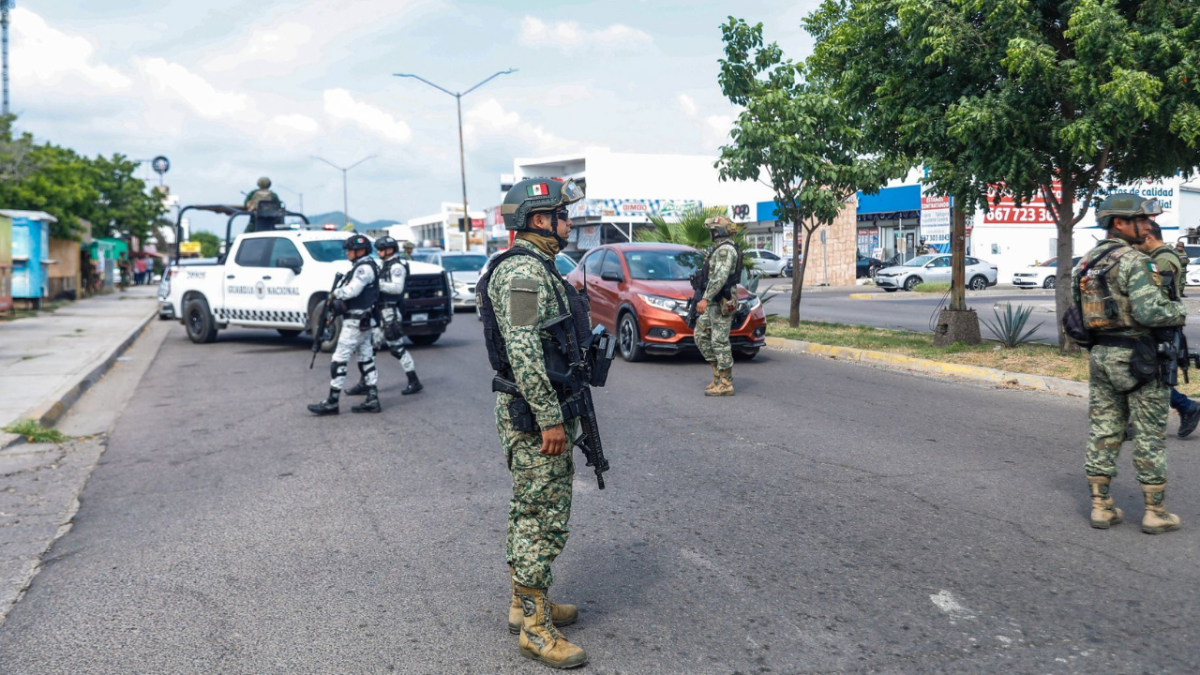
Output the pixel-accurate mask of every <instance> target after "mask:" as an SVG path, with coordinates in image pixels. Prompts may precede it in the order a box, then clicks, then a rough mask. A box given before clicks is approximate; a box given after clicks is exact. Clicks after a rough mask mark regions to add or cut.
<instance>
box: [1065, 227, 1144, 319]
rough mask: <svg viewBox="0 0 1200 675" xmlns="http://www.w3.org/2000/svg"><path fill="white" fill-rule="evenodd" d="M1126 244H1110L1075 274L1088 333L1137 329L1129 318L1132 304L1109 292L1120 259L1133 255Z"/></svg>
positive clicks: (1121, 296)
mask: <svg viewBox="0 0 1200 675" xmlns="http://www.w3.org/2000/svg"><path fill="white" fill-rule="evenodd" d="M1133 252H1134V249H1133V248H1132V247H1130V246H1128V245H1126V244H1114V245H1112V246H1110V247H1109V248H1107V249H1105V250H1102V251H1101V252H1100V254H1099V255H1097V256H1096V257H1095V258H1094V259H1092V260H1088V261H1085V263H1084V264H1083V265H1082V266H1081V269H1080V274H1079V299H1080V309H1081V310H1082V312H1083V323H1084V325H1085V326H1086V327H1087V328H1088V330H1096V331H1118V330H1128V329H1130V328H1139V325H1138V323H1137V321H1135V320H1134V318H1133V303H1131V302H1130V301H1129V296H1128V295H1125V294H1124V293H1116V292H1114V291H1113V285H1112V283H1111V282H1112V275H1113V272H1115V271H1116V270H1117V268H1118V267H1119V263H1120V260H1121V258H1123V257H1125V256H1126V255H1128V254H1130V253H1133Z"/></svg>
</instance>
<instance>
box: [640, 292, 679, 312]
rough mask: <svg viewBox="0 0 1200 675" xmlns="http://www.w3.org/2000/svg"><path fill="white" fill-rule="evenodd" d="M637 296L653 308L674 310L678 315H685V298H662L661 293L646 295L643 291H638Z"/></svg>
mask: <svg viewBox="0 0 1200 675" xmlns="http://www.w3.org/2000/svg"><path fill="white" fill-rule="evenodd" d="M638 297H639V298H641V299H642V302H644V303H646V304H647V305H650V306H651V307H654V308H655V309H662V310H666V311H668V312H674V313H676V314H678V315H679V316H686V315H687V301H686V300H676V299H675V298H664V297H663V296H661V295H646V294H644V293H638Z"/></svg>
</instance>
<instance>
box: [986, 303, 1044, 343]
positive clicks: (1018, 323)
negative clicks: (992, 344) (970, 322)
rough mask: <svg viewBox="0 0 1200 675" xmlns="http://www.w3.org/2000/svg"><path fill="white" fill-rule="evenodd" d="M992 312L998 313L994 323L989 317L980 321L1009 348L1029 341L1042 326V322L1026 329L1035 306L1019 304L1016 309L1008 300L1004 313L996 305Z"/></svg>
mask: <svg viewBox="0 0 1200 675" xmlns="http://www.w3.org/2000/svg"><path fill="white" fill-rule="evenodd" d="M992 313H993V314H995V315H996V321H995V322H994V323H993V322H991V321H988V320H987V319H980V321H982V322H983V325H985V326H987V329H988V330H990V331H991V332H992V335H995V336H996V339H997V340H999V341H1000V343H1001V344H1003V345H1004V346H1005V347H1008V348H1009V349H1012V348H1013V347H1019V346H1021V345H1023V344H1025V343H1026V342H1029V341H1030V340H1029V338H1031V337H1033V334H1034V333H1036V332H1037V329H1039V328H1041V327H1042V324H1040V323H1039V324H1038V325H1036V326H1034V327H1033V328H1030V329H1029V330H1025V324H1026V323H1028V322H1029V315H1030V314H1033V307H1027V306H1025V305H1017V306H1016V308H1015V309H1014V308H1013V306H1012V303H1011V302H1006V303H1004V313H1003V314H1001V313H1000V310H999V309H997V308H995V307H993V308H992Z"/></svg>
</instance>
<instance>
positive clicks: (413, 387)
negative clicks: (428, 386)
mask: <svg viewBox="0 0 1200 675" xmlns="http://www.w3.org/2000/svg"><path fill="white" fill-rule="evenodd" d="M406 374H407V375H408V386H407V387H405V388H404V391H402V392H400V395H401V396H408V395H409V394H415V393H417V392H418V391H421V390H422V389H424V388H425V385H423V384H421V380H419V379H417V371H415V370H414V371H412V372H411V373H406Z"/></svg>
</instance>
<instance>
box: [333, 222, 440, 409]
mask: <svg viewBox="0 0 1200 675" xmlns="http://www.w3.org/2000/svg"><path fill="white" fill-rule="evenodd" d="M399 249H400V247H399V246H398V245H397V244H396V240H395V239H392V238H391V237H380V238H379V239H378V240H377V241H376V242H375V250H376V251H378V252H379V258H380V259H381V260H382V261H383V265H382V267H383V271H382V272H381V273H380V277H379V307H380V309H379V314H380V316H381V317H382V318H383V326H382V327H380V328H376V329H375V330H376V331H377V333H378V334H377V335H376V337H377V338H379V339H380V342H381V343H382V344H384V345H386V346H387V349H388V352H390V353H391V355H392V356H394V357H396V360H397V361H399V362H400V367H401V368H403V369H404V374H405V375H407V376H408V386H407V387H405V388H404V391H402V392H400V394H401V395H402V396H408V395H409V394H415V393H417V392H418V391H421V390H422V389H424V388H425V386H424V385H422V384H421V380H420V379H419V378H418V377H417V366H416V364H414V363H413V357H412V354H409V353H408V348H407V347H405V346H404V326H403V321H404V314H403V311H402V309H401V306H402V305H403V304H404V282H405V281H406V280H407V279H408V261H407V260H404V259H403V258H401V257H400V255H398V253H397V252H398V251H399ZM364 390H365V387H364ZM346 393H347V394H355V393H356V392H355V391H354V390H350V391H347V392H346ZM364 393H365V391H364Z"/></svg>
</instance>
